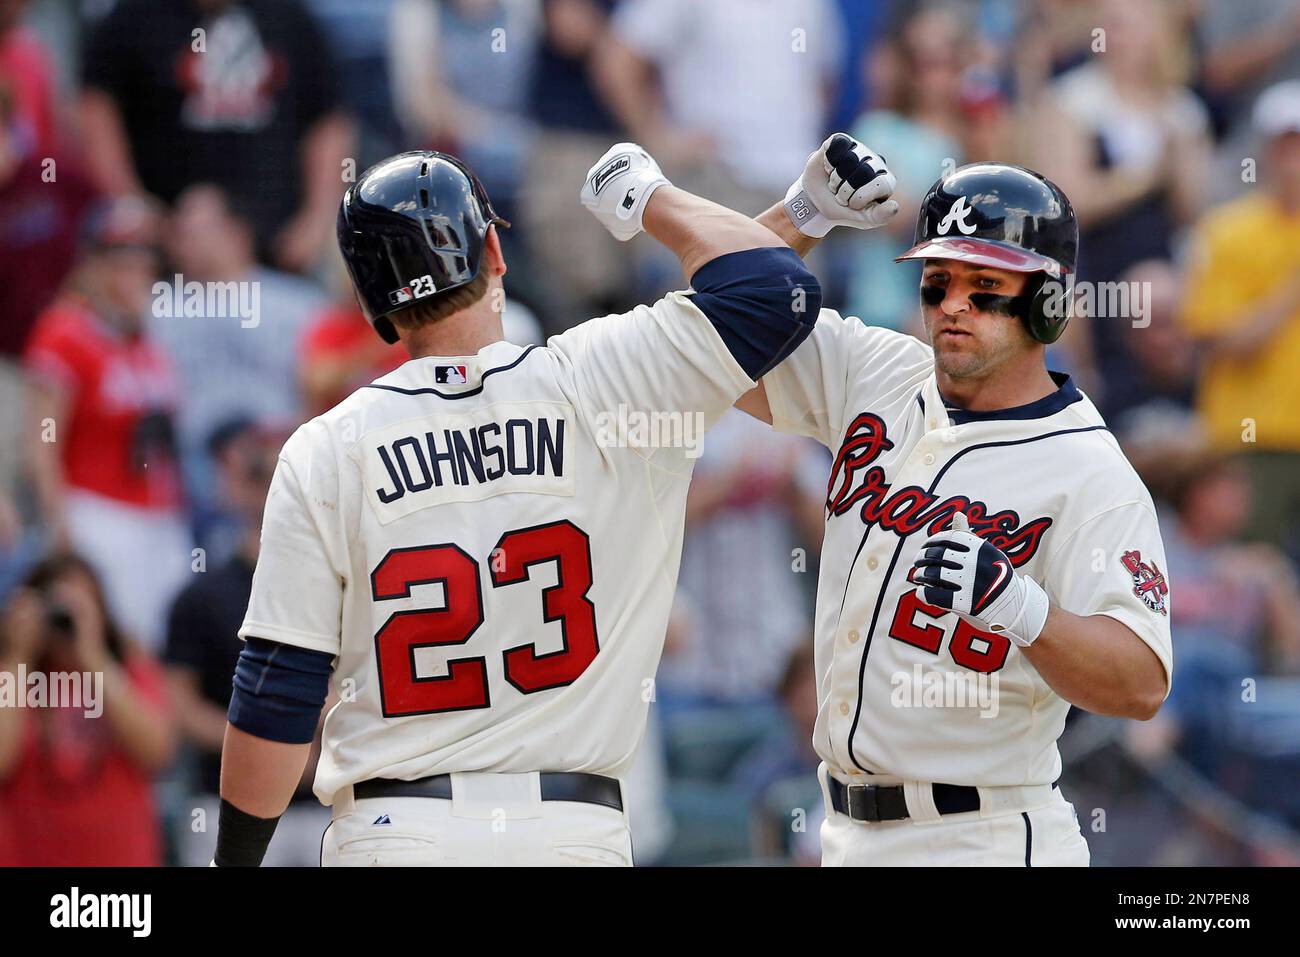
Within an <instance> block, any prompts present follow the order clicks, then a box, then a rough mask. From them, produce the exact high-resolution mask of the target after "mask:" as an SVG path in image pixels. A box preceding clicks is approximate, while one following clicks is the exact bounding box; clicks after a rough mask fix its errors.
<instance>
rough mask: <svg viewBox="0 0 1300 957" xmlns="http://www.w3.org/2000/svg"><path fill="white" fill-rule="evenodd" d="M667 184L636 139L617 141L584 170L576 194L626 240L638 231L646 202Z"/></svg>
mask: <svg viewBox="0 0 1300 957" xmlns="http://www.w3.org/2000/svg"><path fill="white" fill-rule="evenodd" d="M666 184H668V179H667V177H665V176H664V174H663V171H662V170H661V169H660V168H659V164H658V163H656V162H655V160H654V157H653V156H651V155H650V154H649V153H647V152H646V151H645V150H644V149H642V148H641V147H640V146H637V145H636V144H635V143H616V144H614V145H613V146H612V147H610V148H609V151H608V152H606V153H605V155H604V156H602V157H601V158H600V159H599V160H597V161H596V165H595V166H593V167H592V168H591V169H589V170H587V178H586V180H585V181H584V182H583V184H582V192H581V193H580V194H579V196H580V198H581V199H582V205H583V206H586V207H587V208H588V209H589V210H591V214H592V215H593V216H595V217H596V218H597V219H598V220H600V223H601V225H602V226H604V227H605V228H606V229H608V230H609V231H610V232H611V233H612V234H613V235H614V238H615V239H617V240H619V241H620V242H627V241H628V240H629V239H631V238H632V237H633V236H635V235H636V234H637V233H639V232H641V229H642V226H641V216H642V214H643V213H644V212H645V204H646V203H648V202H649V201H650V197H651V196H652V195H653V194H654V191H655V190H657V189H658V188H659V187H660V186H664V185H666Z"/></svg>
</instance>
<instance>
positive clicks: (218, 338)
mask: <svg viewBox="0 0 1300 957" xmlns="http://www.w3.org/2000/svg"><path fill="white" fill-rule="evenodd" d="M835 129H845V130H848V131H850V132H852V133H853V134H854V135H855V136H857V137H859V138H861V139H863V140H864V141H865V142H867V143H868V144H869V145H870V146H872V147H873V148H874V149H876V150H877V151H878V152H881V153H882V154H883V155H885V156H886V157H887V158H888V160H889V162H890V165H891V167H892V168H893V169H894V170H895V172H896V174H897V176H898V180H899V184H900V198H901V199H902V202H903V214H902V215H901V216H900V217H899V218H898V220H897V224H896V226H893V227H890V228H887V229H885V230H881V231H880V232H877V233H872V234H870V235H869V236H865V235H863V234H856V235H837V236H835V237H834V238H833V241H831V242H828V243H827V244H826V245H825V246H824V247H823V248H822V249H821V250H819V251H818V253H817V258H816V260H815V261H814V262H813V264H812V265H813V267H814V269H815V271H817V272H818V274H819V276H820V277H821V279H822V282H823V285H824V286H825V287H826V289H827V297H826V304H827V305H829V306H833V307H836V308H839V309H840V310H842V311H843V312H845V313H846V314H852V315H856V316H859V317H861V320H862V321H863V322H867V323H870V324H876V325H886V326H890V327H893V328H897V329H902V330H905V331H917V330H919V322H918V318H919V317H918V316H917V296H916V291H915V273H914V272H913V271H910V270H908V269H906V268H905V267H901V266H895V265H894V264H893V263H892V262H891V257H892V256H893V255H895V254H896V253H897V252H899V251H901V250H902V249H903V248H905V247H906V246H907V245H908V244H909V242H908V239H909V237H910V233H911V229H912V223H913V218H914V214H915V209H916V202H917V200H918V199H919V198H920V196H921V194H922V193H923V192H924V191H925V189H926V188H927V187H928V186H929V184H930V183H931V182H932V181H933V180H934V179H936V178H937V177H938V175H939V174H940V173H941V172H942V171H943V170H944V168H945V165H955V164H961V163H964V162H970V161H974V160H979V159H997V160H1003V161H1009V162H1018V163H1022V164H1024V165H1028V166H1031V167H1033V168H1036V169H1038V170H1040V171H1042V172H1043V173H1045V174H1046V175H1048V176H1049V177H1051V178H1053V179H1055V180H1056V181H1057V182H1058V183H1060V185H1061V186H1062V187H1063V188H1064V189H1065V190H1066V192H1067V193H1068V194H1069V195H1070V196H1071V197H1072V199H1073V201H1074V202H1075V204H1076V208H1077V210H1078V211H1079V214H1080V218H1081V221H1082V222H1083V224H1084V237H1083V251H1082V257H1081V259H1082V267H1081V278H1082V279H1083V280H1088V281H1092V282H1096V283H1107V282H1114V281H1125V282H1130V283H1137V284H1138V285H1136V286H1133V287H1131V288H1134V289H1140V290H1142V292H1143V295H1144V297H1145V302H1146V307H1145V308H1144V310H1143V311H1142V315H1141V319H1140V321H1135V320H1134V318H1133V316H1132V315H1131V310H1130V312H1129V313H1128V314H1127V315H1128V318H1124V317H1123V316H1116V315H1113V314H1112V315H1106V314H1102V313H1103V310H1096V313H1097V314H1095V315H1092V316H1089V317H1086V318H1084V319H1082V320H1076V321H1075V322H1074V323H1072V324H1071V327H1070V331H1069V333H1068V335H1067V337H1066V339H1065V340H1063V341H1062V342H1061V343H1059V344H1058V345H1056V346H1053V347H1052V352H1051V356H1050V362H1049V364H1050V365H1051V366H1052V367H1053V368H1057V369H1062V370H1066V371H1069V372H1070V373H1071V374H1072V375H1073V376H1074V377H1075V379H1076V381H1078V382H1079V383H1080V384H1081V385H1082V386H1083V388H1084V389H1085V390H1086V391H1087V392H1088V393H1089V395H1090V396H1091V397H1092V398H1093V399H1094V401H1095V402H1096V403H1097V404H1098V406H1099V407H1100V408H1101V409H1102V412H1103V414H1104V415H1105V416H1106V418H1107V421H1108V423H1109V424H1110V425H1111V427H1112V429H1113V430H1114V431H1115V432H1116V434H1117V435H1118V437H1119V438H1120V439H1121V441H1122V442H1123V444H1124V445H1125V447H1126V449H1127V451H1128V453H1129V455H1130V457H1131V458H1132V460H1133V461H1134V464H1135V465H1136V466H1137V467H1138V469H1139V471H1140V472H1141V473H1142V475H1143V477H1144V478H1145V479H1146V481H1147V482H1148V484H1149V486H1150V488H1151V490H1152V492H1153V494H1154V495H1155V497H1156V499H1157V502H1158V503H1159V505H1160V507H1161V509H1162V515H1163V517H1162V528H1163V531H1164V535H1165V541H1166V548H1167V551H1168V559H1169V565H1170V567H1169V569H1168V572H1169V574H1170V577H1171V579H1172V581H1173V588H1174V595H1175V597H1174V601H1173V614H1174V640H1175V663H1176V673H1175V680H1174V691H1173V694H1172V696H1171V698H1170V699H1169V701H1168V702H1167V704H1166V706H1165V708H1164V709H1163V710H1162V712H1161V713H1160V714H1159V715H1158V716H1157V718H1156V719H1154V720H1153V721H1151V722H1147V723H1143V724H1137V723H1132V722H1122V721H1116V720H1110V719H1104V718H1098V717H1095V716H1092V715H1087V714H1080V713H1078V712H1075V713H1074V714H1073V715H1072V717H1071V721H1070V723H1069V725H1068V727H1067V729H1066V732H1065V736H1064V738H1063V740H1062V751H1063V754H1064V758H1065V772H1064V776H1063V780H1062V787H1063V788H1064V791H1065V793H1066V795H1067V797H1069V798H1070V799H1071V800H1072V801H1073V802H1074V804H1075V806H1076V808H1077V809H1078V812H1079V817H1080V822H1081V824H1082V826H1083V828H1084V832H1085V835H1086V836H1087V837H1088V841H1089V844H1090V845H1091V848H1092V855H1093V861H1094V864H1100V865H1144V864H1188V865H1190V864H1248V865H1269V864H1292V865H1294V864H1297V863H1300V835H1298V834H1297V828H1300V786H1297V785H1298V784H1300V614H1298V613H1297V608H1298V606H1300V588H1298V587H1297V560H1298V559H1300V372H1298V371H1297V370H1300V6H1297V4H1296V3H1295V2H1294V0H1102V2H1100V3H1096V2H1084V0H947V2H939V3H928V2H906V0H896V2H887V0H878V2H871V0H707V2H692V0H116V2H114V0H0V606H2V607H3V614H4V618H3V626H2V627H0V671H4V670H9V671H14V670H15V669H16V668H17V666H18V665H19V664H23V665H26V666H28V667H29V668H31V669H41V668H46V669H57V668H59V667H63V668H88V667H90V666H91V665H94V666H95V667H102V668H103V669H104V670H105V671H106V672H107V673H108V674H109V676H110V677H109V681H108V686H107V704H106V720H97V721H96V720H88V719H86V718H84V717H83V716H82V715H81V713H80V712H79V711H75V710H72V709H47V710H45V711H40V712H35V711H25V710H21V709H14V708H0V864H5V865H41V864H44V865H64V864H90V865H99V864H162V863H167V864H203V863H206V861H207V860H208V858H209V856H210V854H211V847H212V845H213V842H214V839H215V833H214V832H215V821H216V817H215V808H216V794H215V792H216V786H217V785H216V781H217V778H216V773H217V757H218V752H219V747H220V740H221V733H222V729H223V727H224V713H225V706H226V703H227V700H228V696H229V688H230V675H231V673H232V670H233V663H234V660H235V657H236V654H237V644H238V643H237V639H236V637H235V632H236V630H237V628H238V626H239V623H240V621H241V619H242V614H243V609H244V603H245V602H246V599H247V595H248V588H249V585H250V580H251V569H252V563H253V562H254V561H255V558H256V548H257V541H256V539H257V535H256V532H257V525H258V521H259V516H260V510H261V504H262V498H263V496H264V493H265V488H266V483H267V481H268V480H269V475H270V469H271V468H272V467H273V464H274V460H275V453H276V451H277V449H278V447H279V444H280V443H281V442H282V441H283V439H284V438H285V436H287V434H288V433H289V431H291V430H292V429H293V428H294V427H295V426H296V425H297V424H298V423H300V422H302V421H304V420H305V419H306V418H309V417H310V416H312V415H314V414H316V413H318V412H319V411H322V410H323V409H325V408H328V407H329V406H331V405H332V404H334V403H335V402H336V401H338V399H340V398H341V397H342V396H344V395H346V394H347V393H348V392H349V391H351V390H352V389H353V388H355V387H357V385H359V384H361V383H364V382H366V381H369V380H370V379H372V378H374V377H375V376H377V375H379V374H382V373H383V372H385V371H387V370H388V369H389V368H391V367H393V366H395V365H396V364H398V363H399V362H400V361H401V358H402V356H401V355H400V353H399V352H398V351H396V350H394V349H391V348H389V347H387V346H384V345H383V344H382V343H380V342H379V341H378V339H377V338H376V337H375V336H374V335H373V333H372V332H371V331H370V330H369V328H368V327H367V325H366V323H365V322H364V320H363V319H362V318H361V316H360V314H359V312H358V311H357V309H356V307H355V305H354V302H353V299H352V296H351V294H350V291H349V289H348V287H347V284H346V279H345V278H344V277H343V276H342V275H341V272H340V268H339V264H338V262H337V258H336V254H335V253H334V251H333V248H332V244H333V240H332V230H333V220H334V212H335V209H336V206H337V202H338V198H339V196H340V195H341V192H342V189H343V188H344V185H345V182H346V181H347V179H349V178H354V177H355V175H356V174H357V173H359V172H360V171H361V170H362V169H364V168H365V167H366V166H367V165H369V164H370V163H372V162H373V161H375V160H376V159H378V158H380V157H382V156H385V155H387V154H389V153H392V152H396V151H398V150H400V149H406V148H416V147H428V146H432V147H437V148H442V149H447V150H450V151H452V152H455V153H457V154H458V155H460V156H462V157H463V158H465V159H466V160H467V161H468V162H469V163H470V164H471V165H472V166H473V167H474V169H475V170H476V171H477V172H478V173H479V175H480V177H481V178H482V179H483V181H484V183H485V185H486V187H487V189H488V192H489V193H490V195H491V196H492V197H493V200H494V202H495V204H496V206H497V208H498V209H499V210H500V211H501V212H502V213H503V214H504V215H505V216H506V217H507V218H508V219H510V220H511V221H512V222H513V223H514V226H513V228H512V229H510V230H509V232H508V233H507V234H506V235H505V242H506V253H507V258H508V259H509V262H510V267H511V268H510V274H509V276H508V278H507V280H506V284H507V288H508V289H509V291H510V295H511V300H510V302H509V304H508V306H507V310H506V319H507V333H508V335H509V337H510V338H512V339H515V340H517V341H520V342H527V341H541V340H542V339H544V338H545V336H547V335H549V334H551V333H554V332H558V331H561V330H563V329H565V328H567V327H569V326H571V325H573V324H575V323H577V322H580V321H582V320H584V319H586V318H589V317H591V316H593V315H599V314H603V313H606V312H609V311H614V310H621V309H623V308H626V307H628V306H629V305H631V304H633V303H635V302H638V301H644V300H646V299H650V298H653V297H656V296H658V295H659V294H660V293H662V292H663V291H665V290H666V289H668V288H671V287H672V286H673V285H675V284H676V283H677V282H679V281H680V280H679V278H678V277H677V276H676V275H675V263H673V262H672V261H665V259H664V257H663V256H661V255H659V254H658V253H657V251H656V249H655V248H653V244H652V243H651V242H650V241H649V240H647V239H645V238H644V237H640V238H638V239H637V240H635V241H634V242H632V243H630V244H627V245H626V246H622V245H619V244H616V243H614V242H613V241H611V240H610V239H609V237H608V236H607V235H606V234H605V233H604V232H603V230H601V228H600V227H599V226H598V225H597V224H596V222H595V221H594V220H593V219H592V218H591V217H590V216H589V215H588V214H587V213H586V212H585V211H584V210H582V209H581V207H580V206H579V204H578V202H577V193H578V187H579V185H580V183H581V179H582V176H583V174H584V172H585V171H586V168H587V166H588V165H589V164H590V163H591V162H592V161H594V159H595V158H596V157H598V156H599V155H600V154H601V153H602V152H603V151H604V150H605V148H606V147H607V146H609V145H610V144H611V143H612V142H615V141H617V140H619V139H625V138H631V139H635V140H637V141H639V142H641V143H642V144H644V145H645V146H646V147H647V148H648V149H649V150H650V151H651V152H652V153H653V154H654V155H655V156H656V157H657V158H658V159H659V160H660V161H661V163H662V165H663V167H664V169H665V172H666V173H667V174H668V175H669V177H671V178H672V179H673V180H674V181H675V182H677V183H678V184H680V185H683V186H685V187H687V188H690V189H693V190H696V191H698V192H700V193H702V194H704V195H706V196H708V197H710V198H712V199H715V200H718V201H720V202H722V203H725V204H728V205H731V206H733V207H734V208H737V209H740V210H742V211H745V212H748V213H751V214H753V213H756V212H758V211H760V210H761V209H763V208H765V207H766V206H767V205H769V204H770V203H771V202H773V201H774V200H775V199H777V198H779V197H780V196H781V195H782V194H783V193H784V190H785V187H786V186H787V185H788V183H789V182H790V181H791V180H792V179H793V178H794V176H795V175H796V174H797V172H798V171H799V169H801V167H802V164H803V162H804V158H805V157H806V155H807V154H808V153H809V152H810V151H811V150H812V149H813V148H814V147H815V146H816V144H817V143H819V142H820V141H821V140H822V139H823V137H824V136H825V135H826V134H827V133H828V132H830V131H832V130H835ZM192 281H196V282H199V283H216V284H222V283H233V284H242V285H234V286H231V287H230V288H232V289H240V290H246V291H255V298H251V299H250V298H249V297H245V299H240V298H239V297H238V296H234V297H232V298H230V299H228V300H226V301H219V302H212V301H206V302H201V301H197V300H193V299H192V298H189V297H187V290H186V286H185V283H188V282H192ZM158 283H161V285H156V284H158ZM647 361H653V357H647ZM52 439H56V440H54V441H51V440H52ZM827 461H828V459H827V457H826V455H825V453H824V451H823V450H820V449H819V448H816V447H812V446H809V445H805V444H804V443H803V442H802V441H799V440H794V439H791V438H789V437H785V436H779V435H775V434H773V433H772V432H771V431H770V430H768V429H767V428H766V427H763V426H760V425H758V424H756V423H754V422H752V421H750V420H748V419H746V418H745V417H744V416H742V415H740V414H739V413H734V414H732V415H731V416H730V417H728V418H726V419H724V420H723V422H722V423H721V424H720V425H719V426H718V428H717V430H716V431H715V432H714V433H711V434H710V437H709V441H708V442H707V443H706V446H705V453H704V456H703V458H702V459H701V461H700V462H699V465H698V467H697V472H696V479H695V482H694V485H693V487H692V493H691V496H692V497H691V501H690V506H689V510H688V516H687V522H688V527H687V540H686V549H685V556H684V560H683V566H682V574H681V582H680V598H679V605H678V607H677V608H676V609H675V613H674V619H673V625H672V627H671V630H670V633H669V635H668V641H667V649H666V652H665V657H664V663H663V667H662V669H661V671H660V674H659V678H658V682H657V685H656V701H655V705H654V707H653V708H652V709H651V724H650V728H649V731H648V734H647V738H646V742H645V746H644V753H643V755H642V759H641V761H640V764H639V766H638V767H637V769H636V773H635V775H634V783H633V790H634V799H633V830H634V838H635V840H636V845H637V853H638V859H639V862H640V863H669V864H700V863H723V862H726V863H743V862H753V863H763V864H767V863H813V862H815V861H816V859H817V854H818V851H817V840H816V833H817V823H818V820H819V817H820V810H819V807H818V806H819V804H820V799H819V796H818V790H817V786H816V782H815V780H814V778H813V773H812V772H813V769H814V768H815V758H814V756H813V753H812V751H811V749H810V747H809V744H808V740H809V737H810V730H811V726H812V721H813V718H814V714H815V708H816V700H815V687H814V681H813V675H812V666H811V651H810V612H811V599H812V593H813V589H814V587H815V580H816V565H817V551H818V544H819V541H820V537H821V533H820V527H821V503H822V501H823V499H824V495H825V492H824V488H825V480H826V479H825V476H826V465H827ZM1009 480H1011V479H1010V477H1009ZM194 549H201V551H194ZM68 553H71V554H73V555H75V556H79V558H77V559H72V558H68V557H66V555H67V554H68ZM23 585H27V586H29V587H28V590H23V589H22V586H23ZM32 588H34V589H36V591H37V592H38V593H39V594H41V595H42V596H43V599H42V600H43V601H44V602H45V603H46V606H48V607H46V608H44V609H42V608H37V609H36V610H35V611H33V607H34V606H33V605H32V603H31V600H30V597H31V594H32V592H31V590H30V589H32ZM64 606H70V607H73V608H76V609H80V611H79V614H80V615H82V616H83V618H82V619H79V620H83V621H89V622H92V623H93V626H92V627H90V629H89V632H86V631H85V629H83V630H82V631H81V632H79V634H80V637H78V638H76V639H75V640H67V636H66V635H64V634H63V631H61V630H60V627H59V622H58V620H57V615H50V614H49V613H48V612H49V609H50V608H60V607H64ZM31 614H46V615H47V617H48V618H49V622H50V624H49V627H48V628H46V629H44V631H45V634H44V636H43V637H42V638H41V639H40V640H39V641H35V642H31V641H29V642H26V643H20V642H18V641H17V640H16V639H14V637H13V636H14V634H16V631H15V627H14V623H15V622H18V621H19V620H20V618H21V616H22V615H31ZM64 630H66V629H64ZM326 820H327V812H326V811H324V809H322V808H320V807H319V805H318V804H317V803H316V802H315V800H314V798H312V797H311V796H310V794H309V793H308V791H307V790H306V788H304V790H303V792H302V796H301V799H300V800H298V801H296V802H295V804H294V805H293V808H292V809H291V811H290V813H289V815H287V817H286V819H285V821H284V823H282V825H281V827H280V830H279V832H278V833H277V836H276V839H275V841H274V843H273V845H272V850H271V854H270V856H269V857H268V863H300V864H315V863H316V861H317V854H318V850H319V838H320V832H321V830H322V829H323V827H324V823H325V821H326Z"/></svg>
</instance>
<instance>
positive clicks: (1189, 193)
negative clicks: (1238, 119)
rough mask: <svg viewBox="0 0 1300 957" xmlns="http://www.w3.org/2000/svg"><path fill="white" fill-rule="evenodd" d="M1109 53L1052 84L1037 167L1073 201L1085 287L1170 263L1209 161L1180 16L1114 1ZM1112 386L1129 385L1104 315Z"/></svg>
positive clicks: (1107, 20)
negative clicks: (1149, 264)
mask: <svg viewBox="0 0 1300 957" xmlns="http://www.w3.org/2000/svg"><path fill="white" fill-rule="evenodd" d="M1100 23H1101V27H1102V29H1104V30H1105V43H1106V46H1105V52H1104V53H1097V54H1095V55H1093V56H1092V57H1091V58H1090V59H1088V61H1087V62H1085V63H1084V64H1083V65H1081V66H1078V67H1076V68H1074V69H1073V70H1070V71H1069V72H1068V73H1065V74H1064V75H1062V76H1061V77H1060V78H1059V79H1058V80H1057V81H1056V83H1055V84H1054V87H1053V90H1052V94H1051V96H1050V97H1049V103H1050V104H1052V106H1051V107H1049V110H1056V111H1059V113H1057V114H1056V115H1054V116H1053V115H1049V114H1048V112H1047V111H1040V113H1039V118H1040V119H1041V120H1042V122H1043V123H1044V124H1045V130H1046V135H1043V136H1039V137H1036V138H1035V141H1036V142H1037V144H1038V151H1039V156H1038V157H1037V160H1038V162H1031V163H1030V165H1031V166H1036V167H1037V168H1039V169H1041V170H1042V171H1043V172H1044V173H1046V174H1047V175H1048V176H1049V177H1051V178H1052V179H1053V180H1055V181H1056V182H1057V183H1058V184H1059V185H1060V186H1061V188H1062V189H1064V190H1065V192H1066V193H1067V195H1069V197H1070V199H1071V201H1072V202H1073V204H1074V208H1075V211H1076V213H1077V214H1078V216H1079V223H1080V227H1081V235H1080V248H1081V250H1082V251H1081V253H1080V257H1079V279H1081V280H1083V281H1087V282H1091V283H1109V282H1113V281H1115V280H1117V279H1119V276H1120V274H1121V273H1122V272H1123V271H1124V270H1125V269H1127V268H1128V267H1129V266H1131V265H1133V264H1134V263H1137V262H1140V261H1141V260H1144V259H1168V258H1170V256H1171V255H1172V253H1173V243H1174V238H1175V235H1176V232H1177V230H1179V229H1180V228H1181V227H1182V226H1184V225H1186V224H1188V223H1190V222H1191V221H1192V220H1193V218H1194V217H1195V216H1197V215H1199V214H1200V212H1201V210H1202V209H1203V204H1204V196H1205V187H1206V185H1207V175H1208V164H1209V159H1210V127H1209V119H1208V114H1207V112H1206V109H1205V106H1204V104H1202V103H1201V101H1200V100H1199V99H1198V98H1197V97H1196V95H1195V94H1194V93H1192V92H1191V90H1190V89H1188V88H1187V86H1186V79H1187V73H1188V65H1187V63H1186V62H1185V60H1184V58H1183V56H1182V46H1181V40H1180V37H1179V34H1178V31H1177V29H1176V21H1175V17H1174V14H1173V12H1172V11H1171V9H1170V8H1168V7H1167V6H1166V5H1165V4H1164V3H1162V2H1160V0H1106V2H1105V3H1103V4H1102V5H1101V10H1100ZM1094 318H1095V319H1096V320H1097V321H1093V322H1089V323H1086V324H1085V323H1080V324H1078V328H1077V329H1076V330H1075V333H1076V334H1082V333H1088V334H1090V335H1091V339H1092V341H1091V347H1090V348H1091V353H1092V355H1093V357H1094V362H1095V363H1096V368H1097V371H1098V373H1099V374H1100V376H1101V378H1102V381H1103V382H1109V381H1112V380H1120V379H1122V378H1124V377H1125V376H1127V375H1129V374H1130V372H1129V370H1127V369H1126V368H1125V367H1124V359H1125V357H1124V352H1123V347H1122V345H1121V339H1122V337H1123V330H1125V328H1126V326H1125V324H1124V323H1123V322H1121V321H1117V320H1122V319H1124V318H1125V317H1123V316H1110V317H1102V316H1100V315H1097V316H1095V317H1094Z"/></svg>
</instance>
